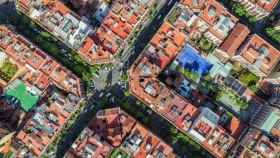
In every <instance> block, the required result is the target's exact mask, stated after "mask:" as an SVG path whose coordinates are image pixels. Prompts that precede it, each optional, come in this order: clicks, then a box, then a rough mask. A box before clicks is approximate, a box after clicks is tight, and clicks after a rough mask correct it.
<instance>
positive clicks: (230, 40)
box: [220, 23, 250, 57]
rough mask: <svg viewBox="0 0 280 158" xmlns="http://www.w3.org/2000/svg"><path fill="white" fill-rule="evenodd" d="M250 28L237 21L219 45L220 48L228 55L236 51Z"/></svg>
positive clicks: (232, 54)
mask: <svg viewBox="0 0 280 158" xmlns="http://www.w3.org/2000/svg"><path fill="white" fill-rule="evenodd" d="M249 33H250V30H249V28H248V27H247V26H245V25H243V24H241V23H238V24H237V25H236V26H235V27H234V28H233V30H232V32H231V33H230V35H229V36H228V37H227V38H226V40H225V41H224V42H223V44H222V45H221V47H220V49H222V50H223V51H225V52H226V53H227V54H228V55H229V56H230V57H232V56H234V55H235V53H237V49H238V48H239V47H240V45H241V44H242V43H243V42H244V40H245V39H246V37H247V36H248V35H249Z"/></svg>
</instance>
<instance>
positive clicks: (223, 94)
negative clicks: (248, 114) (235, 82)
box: [215, 88, 249, 113]
mask: <svg viewBox="0 0 280 158" xmlns="http://www.w3.org/2000/svg"><path fill="white" fill-rule="evenodd" d="M215 100H216V101H217V102H221V103H223V104H224V105H226V106H228V107H230V108H231V109H233V110H234V111H236V112H238V113H239V112H240V111H241V110H243V109H246V108H247V107H248V105H249V104H248V103H247V102H246V101H245V100H244V99H242V98H240V97H239V96H238V95H236V94H235V93H234V92H233V91H232V90H230V89H227V88H222V89H220V90H219V91H218V92H217V95H216V98H215Z"/></svg>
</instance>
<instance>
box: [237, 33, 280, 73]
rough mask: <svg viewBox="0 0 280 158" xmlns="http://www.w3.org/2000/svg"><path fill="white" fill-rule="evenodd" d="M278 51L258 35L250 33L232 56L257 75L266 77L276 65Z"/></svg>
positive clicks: (278, 55) (279, 55)
mask: <svg viewBox="0 0 280 158" xmlns="http://www.w3.org/2000/svg"><path fill="white" fill-rule="evenodd" d="M279 57H280V52H279V51H278V50H277V49H276V48H274V47H273V46H272V45H270V44H269V43H268V42H267V41H265V40H264V39H262V38H261V37H260V36H258V35H256V34H254V35H251V36H250V37H249V38H248V39H247V40H246V41H245V42H244V44H243V45H242V46H241V47H240V48H239V51H238V52H237V53H236V54H235V55H234V56H233V57H232V59H233V60H236V61H238V62H240V63H241V64H242V66H244V67H245V68H248V69H249V70H250V71H251V72H253V73H254V74H255V75H257V76H259V77H267V76H268V75H269V74H270V73H271V72H272V70H273V68H274V67H275V66H276V65H277V63H278V61H279Z"/></svg>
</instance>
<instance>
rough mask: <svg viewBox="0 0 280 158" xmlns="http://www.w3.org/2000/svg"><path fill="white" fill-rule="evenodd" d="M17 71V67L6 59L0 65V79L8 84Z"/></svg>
mask: <svg viewBox="0 0 280 158" xmlns="http://www.w3.org/2000/svg"><path fill="white" fill-rule="evenodd" d="M17 71H18V67H17V66H16V65H15V64H12V63H11V62H10V61H9V60H7V59H6V60H5V61H4V63H3V64H2V65H0V77H1V79H3V80H4V81H6V82H9V81H10V80H11V79H12V78H13V77H14V75H15V74H16V72H17Z"/></svg>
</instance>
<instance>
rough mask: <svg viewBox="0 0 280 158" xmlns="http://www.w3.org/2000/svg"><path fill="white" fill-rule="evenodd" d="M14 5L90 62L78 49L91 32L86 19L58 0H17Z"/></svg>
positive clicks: (91, 29)
mask: <svg viewBox="0 0 280 158" xmlns="http://www.w3.org/2000/svg"><path fill="white" fill-rule="evenodd" d="M16 6H17V9H18V10H19V11H21V12H22V13H24V14H25V15H27V16H28V17H30V18H31V19H32V20H33V21H35V22H36V23H37V24H39V25H40V26H41V27H43V28H44V29H45V30H47V31H48V32H50V33H51V34H52V35H54V36H55V37H56V38H58V39H59V40H61V41H62V42H63V43H65V44H66V45H67V46H68V47H70V48H71V49H73V50H75V51H77V52H78V53H79V55H80V56H81V57H82V58H83V59H84V60H85V61H88V62H89V63H90V58H89V59H88V57H87V56H86V55H85V54H83V52H81V51H79V49H80V48H81V47H82V45H83V42H84V41H85V40H86V38H87V37H89V34H91V33H93V28H92V26H90V25H89V24H88V20H87V19H85V18H82V17H79V16H78V15H76V14H75V13H74V12H72V11H71V10H70V9H69V8H68V7H67V6H65V5H64V4H63V3H62V2H60V1H58V0H55V1H52V0H47V1H36V0H17V1H16Z"/></svg>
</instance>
